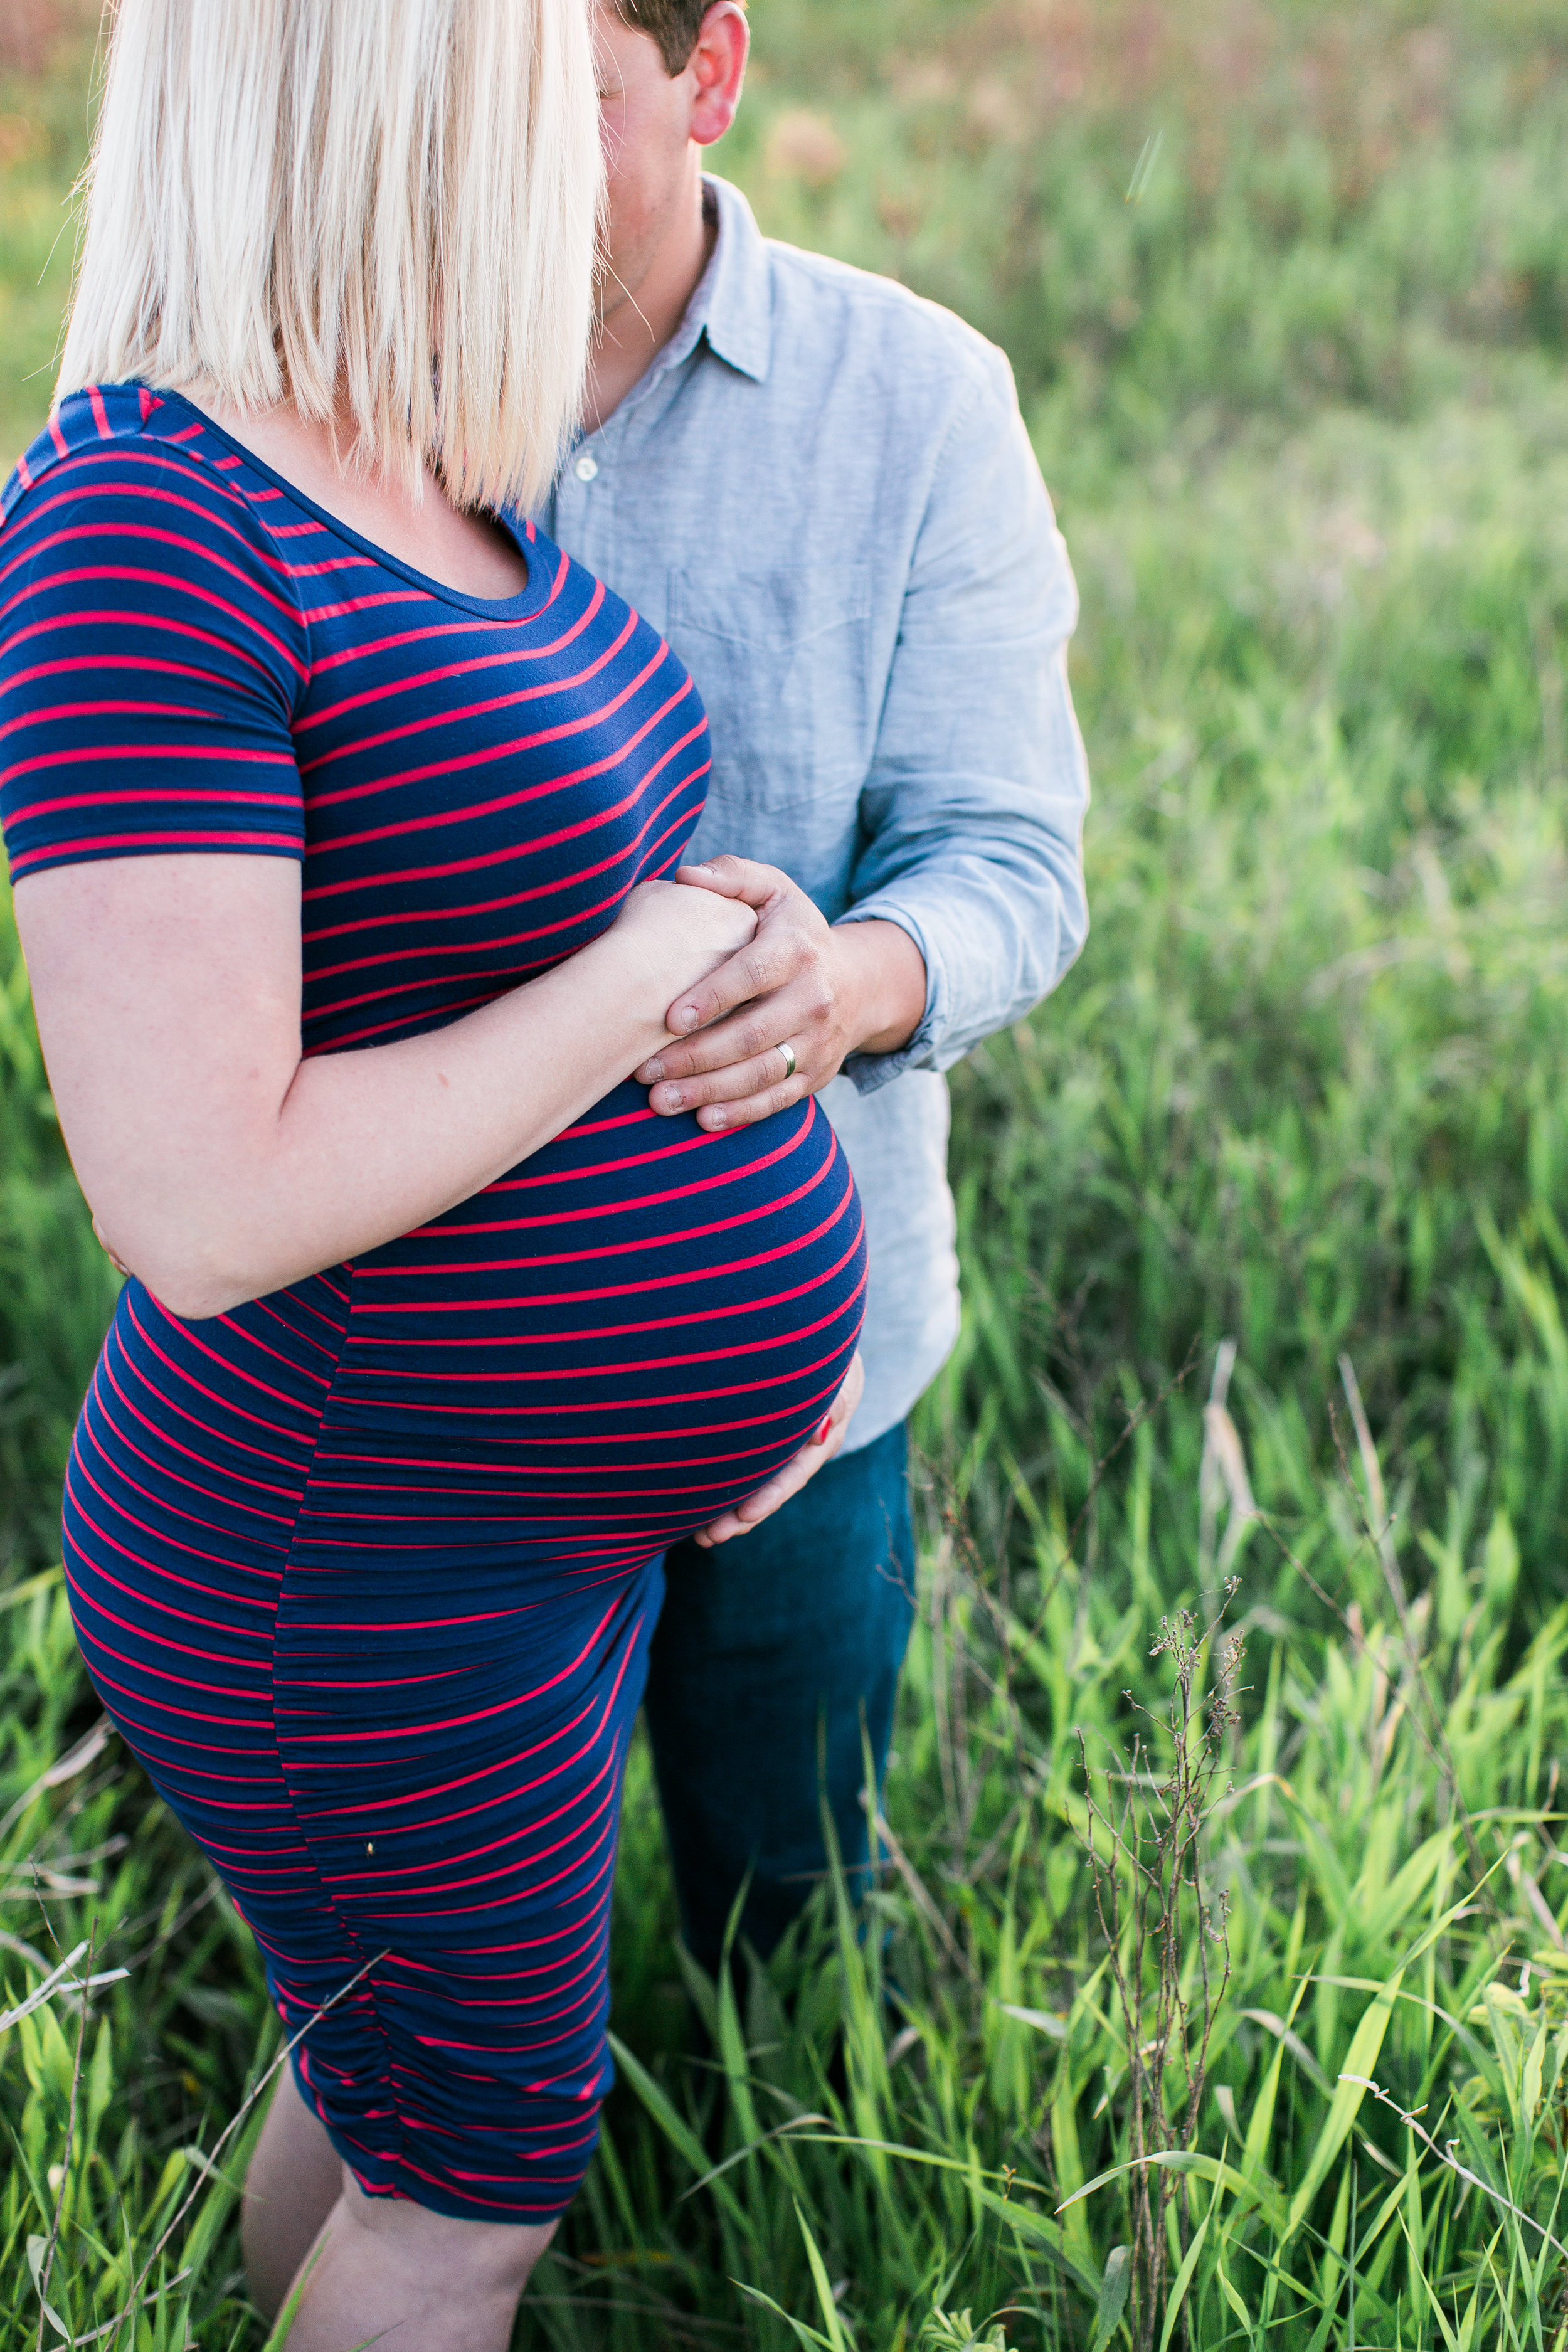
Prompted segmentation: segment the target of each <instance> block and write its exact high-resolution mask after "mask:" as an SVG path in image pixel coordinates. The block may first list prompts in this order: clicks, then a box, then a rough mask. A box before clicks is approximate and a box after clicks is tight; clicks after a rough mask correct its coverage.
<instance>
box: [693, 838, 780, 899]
mask: <svg viewBox="0 0 1568 2352" xmlns="http://www.w3.org/2000/svg"><path fill="white" fill-rule="evenodd" d="M675 878H676V880H677V881H678V882H686V883H689V884H690V885H691V886H692V887H694V888H697V889H701V890H717V891H718V892H719V894H720V896H721V898H742V899H744V901H745V903H746V905H747V906H748V907H765V906H766V905H767V904H768V901H769V900H770V899H772V898H778V897H779V896H780V894H781V892H783V891H785V890H788V889H789V888H790V887H791V884H790V879H789V877H788V875H787V874H784V873H781V872H780V870H779V868H778V867H777V866H760V865H759V864H758V863H757V861H756V859H755V858H754V857H737V856H735V854H734V852H733V851H732V850H729V849H726V850H722V851H721V853H720V855H719V856H717V857H710V858H706V859H705V860H704V861H703V863H702V864H701V865H700V866H677V867H676V869H675Z"/></svg>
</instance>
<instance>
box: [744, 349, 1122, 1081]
mask: <svg viewBox="0 0 1568 2352" xmlns="http://www.w3.org/2000/svg"><path fill="white" fill-rule="evenodd" d="M986 357H987V360H988V362H990V364H989V367H988V369H987V373H986V375H985V377H984V380H983V381H982V383H980V384H979V385H977V387H976V390H975V393H974V394H973V396H972V398H971V400H970V401H969V402H968V403H966V404H965V405H964V407H963V410H962V411H961V412H960V415H959V416H958V418H957V419H956V420H955V422H954V425H953V426H952V430H951V431H950V434H949V436H948V441H947V445H946V446H945V448H944V449H943V452H942V458H941V461H940V462H939V464H938V466H937V468H936V472H935V476H934V478H933V481H932V486H931V498H930V500H929V502H928V504H927V508H926V513H925V517H924V520H923V522H922V524H921V533H920V537H919V540H918V541H917V543H916V548H915V556H914V562H913V563H912V565H911V567H910V582H909V587H908V590H907V592H906V594H905V597H904V605H903V614H902V619H901V623H900V631H899V646H898V651H897V653H896V655H895V656H894V660H893V667H892V674H891V677H890V679H889V689H888V696H887V700H886V703H885V704H884V707H883V714H882V723H881V727H880V730H879V735H878V740H877V751H876V757H875V759H874V760H873V761H872V765H871V771H870V773H869V775H868V778H867V782H866V785H865V788H864V790H863V791H862V793H861V796H860V816H861V824H862V826H863V828H864V831H865V835H866V843H865V847H864V848H863V850H862V852H861V854H860V856H859V857H858V860H857V862H856V866H855V871H854V875H853V877H852V880H851V885H850V897H851V901H852V903H851V906H850V908H849V909H848V911H847V914H846V915H845V916H844V918H843V923H844V925H845V926H852V925H855V924H858V923H865V922H871V921H878V922H893V923H896V924H898V925H900V928H901V929H904V930H905V931H906V932H907V933H908V934H909V936H910V939H911V940H913V941H914V942H915V944H916V945H917V946H918V948H919V949H920V951H921V958H922V960H923V961H924V964H925V971H926V1003H925V1008H924V1013H923V1016H922V1018H921V1022H920V1024H919V1026H918V1028H917V1029H916V1030H915V1032H914V1034H913V1035H912V1036H911V1037H910V1040H909V1042H908V1043H907V1044H906V1045H904V1046H903V1048H902V1049H901V1050H900V1051H899V1052H896V1053H893V1054H885V1053H884V1054H880V1055H878V1054H876V1053H875V1052H874V1051H873V1052H871V1053H868V1052H866V1051H864V1050H863V1051H862V1052H861V1053H860V1054H859V1055H857V1056H856V1057H855V1058H854V1059H852V1060H851V1062H850V1064H849V1068H848V1074H849V1076H851V1077H852V1078H853V1079H854V1080H855V1082H856V1084H857V1085H858V1087H860V1088H861V1089H862V1091H865V1090H867V1089H868V1088H869V1087H876V1086H879V1085H881V1084H883V1083H884V1082H885V1080H886V1079H888V1078H889V1077H892V1076H896V1074H897V1073H898V1072H899V1071H900V1070H901V1069H906V1068H916V1069H939V1070H941V1069H946V1068H948V1067H949V1066H950V1065H951V1064H952V1063H953V1062H956V1061H957V1060H958V1059H959V1058H960V1056H961V1055H963V1054H966V1053H967V1052H968V1051H969V1049H970V1048H971V1046H973V1045H978V1044H979V1043H980V1041H981V1039H982V1038H984V1037H988V1036H991V1035H992V1034H994V1032H995V1031H996V1030H998V1029H1003V1028H1005V1027H1006V1026H1007V1025H1008V1024H1009V1023H1011V1022H1014V1021H1016V1020H1019V1019H1021V1018H1022V1017H1023V1015H1024V1014H1025V1013H1027V1012H1028V1011H1029V1010H1030V1009H1031V1008H1032V1007H1033V1006H1034V1005H1036V1004H1037V1003H1039V1001H1040V999H1041V998H1042V997H1043V996H1045V995H1047V994H1048V992H1050V990H1051V989H1053V988H1054V987H1055V986H1056V984H1057V982H1058V981H1059V980H1060V979H1061V977H1062V975H1063V973H1064V972H1065V971H1067V969H1068V965H1069V964H1070V963H1071V962H1072V961H1073V959H1074V957H1075V956H1076V955H1077V954H1078V953H1079V950H1080V949H1081V947H1082V945H1083V942H1084V939H1085V937H1086V935H1087V932H1088V929H1089V914H1088V907H1087V904H1086V901H1085V897H1084V886H1083V855H1082V835H1083V818H1084V812H1085V810H1086V808H1087V807H1088V804H1089V772H1088V763H1087V761H1086V760H1085V758H1084V750H1083V740H1082V738H1081V736H1080V735H1079V729H1078V721H1077V719H1076V718H1075V717H1074V715H1073V708H1072V698H1071V695H1070V692H1069V690H1068V674H1067V648H1068V638H1069V637H1070V636H1071V635H1072V631H1073V627H1074V625H1075V623H1076V621H1077V619H1078V592H1077V589H1076V587H1075V586H1074V583H1073V577H1072V572H1071V568H1070V566H1069V565H1068V557H1067V550H1066V548H1065V547H1064V546H1063V544H1062V540H1061V534H1060V533H1059V531H1058V530H1057V527H1056V520H1055V518H1054V516H1053V515H1052V512H1051V508H1050V501H1049V499H1047V496H1046V489H1045V485H1044V483H1043V482H1042V481H1041V479H1040V472H1039V467H1038V466H1037V464H1036V461H1035V455H1034V451H1033V450H1032V449H1031V447H1030V446H1029V441H1028V436H1027V435H1026V432H1025V430H1024V425H1023V420H1022V418H1021V417H1020V416H1019V415H1018V407H1017V402H1016V397H1015V394H1014V391H1013V381H1012V374H1011V372H1010V370H1009V369H1008V366H1007V363H1006V362H1005V359H1004V358H1003V357H1002V354H1001V353H1000V352H994V353H990V352H988V353H987V354H986ZM714 977H715V979H718V978H720V977H721V975H720V974H715V975H714Z"/></svg>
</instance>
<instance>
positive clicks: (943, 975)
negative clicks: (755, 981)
mask: <svg viewBox="0 0 1568 2352" xmlns="http://www.w3.org/2000/svg"><path fill="white" fill-rule="evenodd" d="M847 923H897V925H898V927H899V929H900V930H901V931H907V932H908V933H909V935H910V939H911V940H913V941H914V943H915V945H916V947H917V948H919V950H920V951H921V957H922V958H923V959H924V962H925V968H926V1005H925V1011H924V1012H923V1013H921V1023H920V1026H919V1028H918V1029H917V1030H916V1031H915V1033H914V1034H913V1036H912V1037H910V1038H908V1039H906V1041H905V1043H904V1044H903V1045H900V1046H898V1047H896V1048H895V1050H894V1051H893V1052H892V1053H890V1054H851V1055H849V1058H848V1059H847V1062H846V1063H845V1065H844V1076H846V1077H847V1079H848V1080H849V1083H850V1084H851V1086H852V1087H854V1088H855V1090H856V1092H857V1093H858V1094H862V1095H874V1094H875V1093H876V1091H877V1089H878V1087H885V1086H887V1085H888V1084H889V1081H890V1080H891V1079H893V1078H898V1077H902V1076H903V1074H904V1072H905V1071H906V1070H931V1069H945V1068H946V1066H947V1064H946V1063H945V1062H940V1061H938V1060H937V1058H936V1054H937V1049H938V1041H939V1040H940V1039H941V1038H942V1035H943V1034H945V1032H946V1029H947V1026H948V1011H949V1006H950V1003H951V1001H952V991H951V990H950V988H949V986H948V980H947V971H946V968H945V966H944V965H943V962H942V957H941V955H940V954H939V953H938V951H937V950H936V948H935V947H934V946H933V944H932V942H931V939H930V938H929V936H928V934H927V932H926V930H925V929H924V927H923V926H922V924H921V922H920V920H919V919H918V917H916V916H914V915H912V914H910V911H909V909H908V908H904V907H896V906H892V905H889V904H888V903H886V902H884V901H883V900H880V899H878V898H867V899H865V900H863V901H862V903H861V904H860V905H859V906H857V907H848V908H846V909H845V911H844V913H843V914H842V915H840V916H839V918H838V919H837V922H836V923H835V924H834V927H833V928H834V929H835V930H839V929H842V928H843V927H844V926H845V925H846V924H847ZM948 1059H949V1061H956V1060H957V1059H958V1056H957V1055H956V1054H954V1055H949V1057H948Z"/></svg>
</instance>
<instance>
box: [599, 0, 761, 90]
mask: <svg viewBox="0 0 1568 2352" xmlns="http://www.w3.org/2000/svg"><path fill="white" fill-rule="evenodd" d="M616 5H617V6H618V8H619V10H620V13H621V16H622V17H623V18H624V20H625V21H626V24H628V25H631V26H635V27H636V29H637V31H638V32H639V33H647V34H648V35H650V36H651V37H652V38H653V39H654V40H656V41H657V42H658V53H659V56H660V57H661V58H663V59H664V69H665V71H666V73H668V74H678V73H681V72H683V71H684V70H685V68H686V66H687V63H688V61H689V58H690V56H691V52H692V50H693V49H694V48H695V47H697V36H698V34H699V33H700V31H701V29H702V19H703V17H704V16H706V15H707V14H708V11H709V9H710V7H711V5H712V0H616ZM740 5H741V6H742V8H743V7H744V6H745V5H746V0H740Z"/></svg>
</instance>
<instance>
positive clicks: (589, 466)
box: [572, 449, 599, 482]
mask: <svg viewBox="0 0 1568 2352" xmlns="http://www.w3.org/2000/svg"><path fill="white" fill-rule="evenodd" d="M598 470H599V461H598V459H597V458H596V457H590V456H589V454H588V452H587V450H586V449H584V452H583V455H582V456H581V457H579V458H578V460H577V463H576V464H575V465H574V467H573V468H572V471H573V472H574V474H575V475H576V477H577V479H578V480H579V481H580V482H591V481H592V480H593V478H594V477H595V474H596V473H597V472H598Z"/></svg>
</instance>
